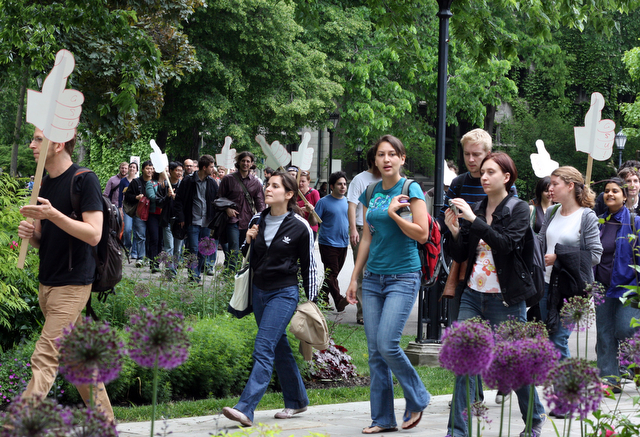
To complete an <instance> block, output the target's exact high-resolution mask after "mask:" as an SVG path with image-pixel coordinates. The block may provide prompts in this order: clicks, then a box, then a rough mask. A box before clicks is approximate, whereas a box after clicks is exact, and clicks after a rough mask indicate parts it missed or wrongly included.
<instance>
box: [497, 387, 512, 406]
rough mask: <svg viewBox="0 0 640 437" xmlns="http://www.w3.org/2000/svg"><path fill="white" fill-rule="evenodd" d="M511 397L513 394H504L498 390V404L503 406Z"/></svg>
mask: <svg viewBox="0 0 640 437" xmlns="http://www.w3.org/2000/svg"><path fill="white" fill-rule="evenodd" d="M509 397H511V392H509V393H507V394H504V393H502V392H501V391H499V390H498V393H496V404H498V405H501V404H502V403H503V402H507V401H508V400H509Z"/></svg>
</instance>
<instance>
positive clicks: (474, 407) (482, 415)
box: [462, 401, 491, 423]
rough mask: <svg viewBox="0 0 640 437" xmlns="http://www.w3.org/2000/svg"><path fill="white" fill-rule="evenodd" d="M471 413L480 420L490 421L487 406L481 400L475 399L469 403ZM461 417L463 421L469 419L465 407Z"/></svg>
mask: <svg viewBox="0 0 640 437" xmlns="http://www.w3.org/2000/svg"><path fill="white" fill-rule="evenodd" d="M471 415H472V416H473V417H477V418H478V419H479V420H482V421H484V422H485V423H491V420H489V407H487V404H485V403H484V402H483V401H476V402H474V403H472V404H471ZM462 417H463V418H464V420H465V421H466V420H469V419H468V415H467V409H466V408H465V409H464V411H463V412H462Z"/></svg>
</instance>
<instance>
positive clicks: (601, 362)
mask: <svg viewBox="0 0 640 437" xmlns="http://www.w3.org/2000/svg"><path fill="white" fill-rule="evenodd" d="M633 317H636V318H640V310H638V309H636V308H631V307H630V306H624V305H622V302H620V299H618V298H613V297H605V298H604V303H602V304H600V305H596V329H597V338H598V342H597V343H596V353H597V355H598V369H600V376H602V377H603V378H606V379H607V380H608V381H609V382H610V383H612V384H615V385H618V384H620V379H619V377H620V367H619V365H618V345H619V342H621V341H623V340H625V339H627V338H629V337H633V335H634V334H635V333H636V331H637V329H638V328H632V327H631V319H632V318H633ZM616 377H617V378H616Z"/></svg>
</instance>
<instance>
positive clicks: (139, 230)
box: [132, 217, 147, 259]
mask: <svg viewBox="0 0 640 437" xmlns="http://www.w3.org/2000/svg"><path fill="white" fill-rule="evenodd" d="M146 242H147V222H144V221H142V220H140V219H139V218H138V217H133V249H132V252H133V251H135V253H136V255H137V256H136V258H137V259H142V258H144V257H145V256H146V254H147V251H146V249H145V244H146Z"/></svg>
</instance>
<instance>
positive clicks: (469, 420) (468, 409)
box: [467, 375, 475, 437]
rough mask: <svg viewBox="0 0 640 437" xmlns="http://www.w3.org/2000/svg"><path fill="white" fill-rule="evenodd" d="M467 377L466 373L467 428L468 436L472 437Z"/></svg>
mask: <svg viewBox="0 0 640 437" xmlns="http://www.w3.org/2000/svg"><path fill="white" fill-rule="evenodd" d="M469 378H470V376H469V375H467V429H468V430H469V437H473V428H472V427H471V389H470V388H469ZM474 378H475V376H474Z"/></svg>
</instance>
